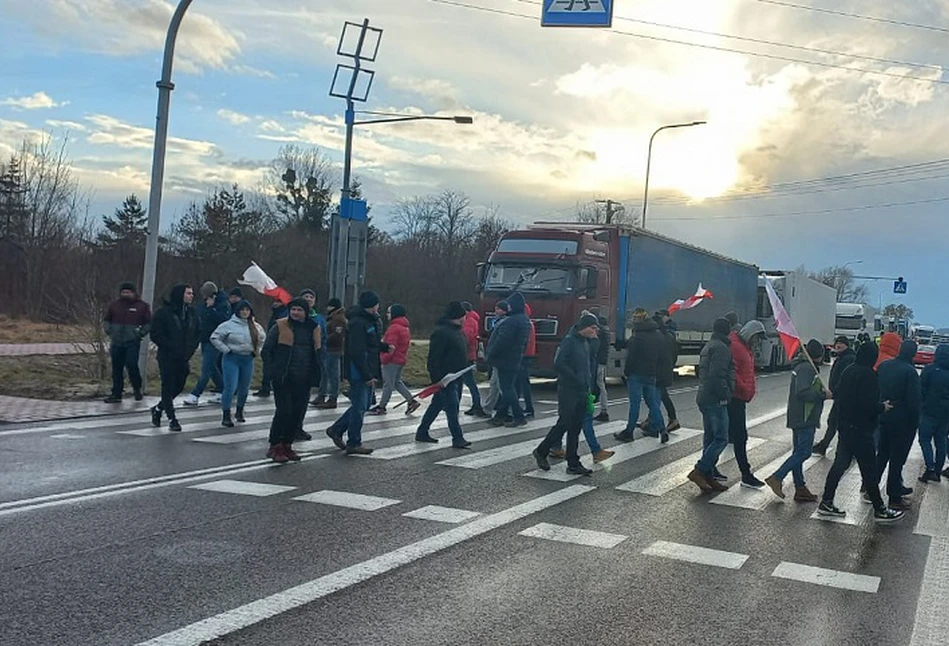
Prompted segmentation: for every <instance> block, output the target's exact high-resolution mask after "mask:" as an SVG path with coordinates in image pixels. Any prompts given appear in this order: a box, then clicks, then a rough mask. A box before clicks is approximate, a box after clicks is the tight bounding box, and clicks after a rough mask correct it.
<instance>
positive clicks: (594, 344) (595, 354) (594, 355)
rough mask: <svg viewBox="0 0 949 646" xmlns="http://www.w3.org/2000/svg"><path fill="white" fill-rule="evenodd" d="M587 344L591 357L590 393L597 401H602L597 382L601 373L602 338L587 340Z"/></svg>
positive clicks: (596, 337)
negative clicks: (599, 372)
mask: <svg viewBox="0 0 949 646" xmlns="http://www.w3.org/2000/svg"><path fill="white" fill-rule="evenodd" d="M586 342H587V346H588V347H587V354H589V355H590V384H591V386H590V392H592V393H593V394H594V395H596V399H597V401H599V400H600V397H601V396H602V393H601V392H600V384H599V383H598V382H597V379H596V377H597V372H598V371H599V367H600V362H599V355H600V345H602V344H601V342H600V337H599V336H595V337H593V338H592V339H586Z"/></svg>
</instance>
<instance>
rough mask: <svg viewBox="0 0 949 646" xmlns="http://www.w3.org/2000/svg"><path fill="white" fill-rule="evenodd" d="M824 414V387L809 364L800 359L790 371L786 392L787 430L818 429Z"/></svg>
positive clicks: (805, 360)
mask: <svg viewBox="0 0 949 646" xmlns="http://www.w3.org/2000/svg"><path fill="white" fill-rule="evenodd" d="M823 413H824V386H823V385H822V384H821V381H820V375H819V374H818V373H817V372H816V371H815V370H814V368H813V366H811V364H810V362H809V361H808V360H807V359H805V358H803V357H801V358H799V359H797V361H796V362H795V363H794V366H793V367H792V371H791V387H790V390H789V392H788V428H790V429H793V430H795V431H797V430H800V429H803V428H820V420H821V415H823Z"/></svg>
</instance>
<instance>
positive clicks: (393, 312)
mask: <svg viewBox="0 0 949 646" xmlns="http://www.w3.org/2000/svg"><path fill="white" fill-rule="evenodd" d="M389 316H391V317H392V318H394V319H397V318H400V317H402V316H405V306H404V305H400V304H399V303H393V304H392V305H390V306H389Z"/></svg>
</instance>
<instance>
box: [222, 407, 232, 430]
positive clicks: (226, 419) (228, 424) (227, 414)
mask: <svg viewBox="0 0 949 646" xmlns="http://www.w3.org/2000/svg"><path fill="white" fill-rule="evenodd" d="M221 426H226V427H228V428H233V427H234V422H232V421H231V411H229V410H226V411H224V419H222V420H221Z"/></svg>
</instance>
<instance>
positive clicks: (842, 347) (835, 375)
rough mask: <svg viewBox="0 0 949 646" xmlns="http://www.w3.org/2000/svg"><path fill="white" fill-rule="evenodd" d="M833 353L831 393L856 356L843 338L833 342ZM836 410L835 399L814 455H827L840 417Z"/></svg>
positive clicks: (848, 341) (847, 340)
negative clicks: (834, 355)
mask: <svg viewBox="0 0 949 646" xmlns="http://www.w3.org/2000/svg"><path fill="white" fill-rule="evenodd" d="M834 352H836V353H837V358H836V359H834V365H832V366H831V367H830V380H829V382H828V384H827V387H828V388H829V389H830V392H832V393H836V392H837V386H838V385H839V384H840V378H841V376H843V374H844V370H846V369H847V368H849V367H850V366H852V365H853V362H854V360H855V359H856V358H857V354H856V353H855V352H854V351H853V350H852V349H851V348H850V339H848V338H847V337H845V336H839V337H837V339H836V341H834ZM838 408H839V407H838V406H837V401H836V398H835V399H834V403H833V404H832V405H831V407H830V415H829V416H828V417H827V432H826V433H824V438H823V439H822V440H821V441H820V442H818V443H817V444H815V445H814V453H817V454H818V455H825V454H826V453H827V449H828V448H829V447H830V443H831V442H832V441H833V440H834V436H835V435H836V434H837V426H838V417H839V415H840V412H839V411H838Z"/></svg>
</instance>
